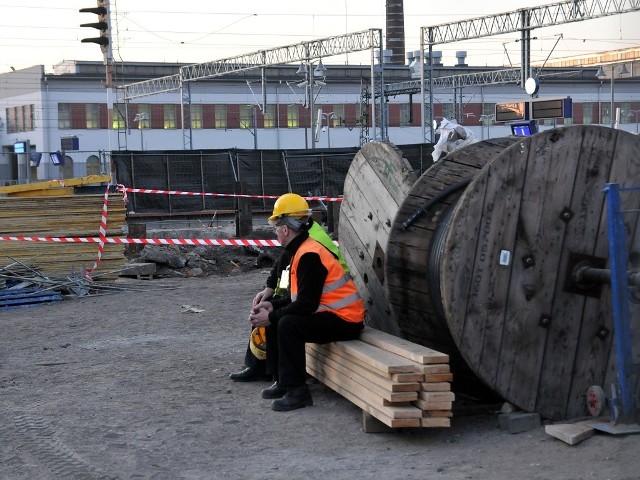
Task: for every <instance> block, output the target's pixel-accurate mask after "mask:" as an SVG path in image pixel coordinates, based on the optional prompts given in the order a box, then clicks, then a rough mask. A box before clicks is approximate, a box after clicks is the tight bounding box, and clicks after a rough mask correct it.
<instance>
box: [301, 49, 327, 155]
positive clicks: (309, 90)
mask: <svg viewBox="0 0 640 480" xmlns="http://www.w3.org/2000/svg"><path fill="white" fill-rule="evenodd" d="M312 67H313V64H312V63H311V62H310V61H308V62H306V63H302V64H300V68H298V70H297V71H296V73H297V74H298V75H304V77H305V79H304V81H302V82H301V83H299V84H298V87H301V88H304V89H305V97H306V99H307V100H306V102H305V103H306V104H307V107H308V108H309V119H310V120H309V122H310V127H311V149H315V148H316V138H315V128H314V120H315V119H314V112H313V110H314V109H313V103H314V95H313V89H314V87H323V86H325V85H326V83H325V82H324V81H322V80H324V78H325V77H326V74H327V68H326V67H325V66H324V65H323V64H322V60H319V61H318V65H316V67H315V68H312ZM316 78H322V80H316ZM305 139H306V134H305Z"/></svg>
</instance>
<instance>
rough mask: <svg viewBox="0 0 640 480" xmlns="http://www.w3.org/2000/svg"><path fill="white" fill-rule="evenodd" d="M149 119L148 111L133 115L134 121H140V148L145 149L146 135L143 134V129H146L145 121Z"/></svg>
mask: <svg viewBox="0 0 640 480" xmlns="http://www.w3.org/2000/svg"><path fill="white" fill-rule="evenodd" d="M146 120H149V115H147V114H146V113H144V112H143V113H136V116H135V117H133V121H134V122H137V123H138V130H140V150H144V137H143V135H142V131H143V130H144V122H145V121H146Z"/></svg>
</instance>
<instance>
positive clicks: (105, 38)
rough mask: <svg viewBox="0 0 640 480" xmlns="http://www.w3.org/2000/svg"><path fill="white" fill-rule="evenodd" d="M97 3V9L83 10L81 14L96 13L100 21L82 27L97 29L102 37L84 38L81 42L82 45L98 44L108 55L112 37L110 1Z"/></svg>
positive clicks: (104, 0) (99, 0) (100, 0)
mask: <svg viewBox="0 0 640 480" xmlns="http://www.w3.org/2000/svg"><path fill="white" fill-rule="evenodd" d="M97 3H98V5H97V6H96V7H89V8H81V9H80V12H87V13H95V14H96V15H98V21H97V22H94V23H83V24H81V25H80V26H81V27H90V28H97V29H98V30H100V36H99V37H92V38H83V39H82V40H80V41H81V42H82V43H97V44H98V45H100V49H102V51H103V52H104V53H106V52H107V48H108V47H109V36H110V32H109V30H110V29H109V23H110V20H109V0H97Z"/></svg>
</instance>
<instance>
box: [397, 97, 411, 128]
mask: <svg viewBox="0 0 640 480" xmlns="http://www.w3.org/2000/svg"><path fill="white" fill-rule="evenodd" d="M410 107H411V106H410V105H409V104H408V103H401V104H400V126H401V127H408V126H410V125H411V110H410Z"/></svg>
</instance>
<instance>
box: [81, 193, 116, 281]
mask: <svg viewBox="0 0 640 480" xmlns="http://www.w3.org/2000/svg"><path fill="white" fill-rule="evenodd" d="M109 187H111V185H110V184H109V185H107V188H106V189H105V191H104V202H103V203H102V217H101V218H100V237H98V239H99V241H98V243H99V246H98V255H97V257H96V260H95V262H94V263H93V267H91V268H88V269H87V270H85V272H84V274H85V276H86V277H87V278H88V279H91V272H93V271H94V270H95V269H96V268H98V265H99V264H100V261H101V260H102V252H103V251H104V242H105V239H106V238H107V212H108V208H109Z"/></svg>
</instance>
